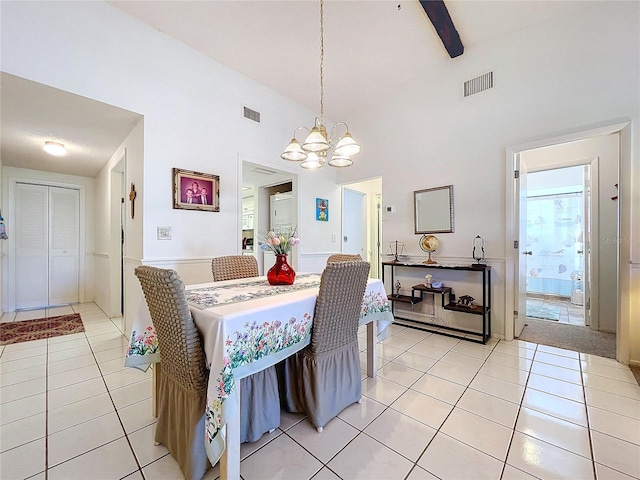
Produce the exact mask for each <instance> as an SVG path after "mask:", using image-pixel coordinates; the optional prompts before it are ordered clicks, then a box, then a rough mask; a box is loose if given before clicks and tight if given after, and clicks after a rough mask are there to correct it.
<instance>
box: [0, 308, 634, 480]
mask: <svg viewBox="0 0 640 480" xmlns="http://www.w3.org/2000/svg"><path fill="white" fill-rule="evenodd" d="M71 308H73V311H76V312H79V313H80V314H81V315H82V319H83V321H84V324H85V328H86V332H85V333H80V334H75V335H68V336H63V337H57V338H52V339H49V340H48V341H47V340H37V341H33V342H29V343H22V344H15V345H8V346H5V347H1V346H0V424H1V429H0V477H1V478H2V479H3V480H9V479H23V478H33V479H38V480H40V479H51V480H55V479H65V480H68V479H75V478H77V479H85V480H86V479H119V478H126V479H143V478H144V479H148V480H153V479H180V478H182V475H181V473H180V470H179V468H178V466H177V464H176V463H175V462H174V461H173V459H172V457H171V456H170V455H168V453H167V450H166V449H165V448H164V447H162V446H154V445H153V430H154V423H155V420H154V418H153V417H152V416H151V374H150V372H147V373H143V372H141V371H138V370H134V369H125V368H123V366H122V365H123V357H124V355H125V349H126V345H127V340H126V338H125V337H124V336H123V335H122V333H121V332H120V330H119V327H120V326H121V325H120V323H119V322H118V321H115V322H113V321H111V320H110V319H109V318H107V317H106V316H105V315H104V313H102V312H101V311H100V310H99V309H98V308H97V307H96V306H95V304H83V305H75V306H73V307H67V309H71ZM45 313H49V314H50V315H55V314H60V313H67V312H66V309H57V310H54V309H52V310H51V311H50V312H43V311H40V312H23V313H20V314H18V315H17V316H16V315H15V314H5V315H4V316H3V317H2V321H12V320H14V319H17V320H20V319H25V318H27V317H29V316H30V317H31V318H36V317H39V316H43V315H44V314H45ZM389 328H390V332H389V333H390V336H389V337H388V338H387V339H386V340H385V341H384V342H383V343H381V344H379V345H378V355H379V360H380V365H379V367H380V368H379V372H378V378H377V379H376V380H374V379H370V378H365V377H364V375H363V394H364V398H363V403H362V405H358V404H354V405H352V406H351V407H349V408H347V409H346V410H345V411H343V412H342V413H341V414H340V415H339V417H338V418H335V419H334V420H333V421H331V422H330V423H329V424H328V425H327V426H326V427H325V429H324V432H323V433H322V434H318V433H316V431H315V429H313V428H312V427H311V426H310V424H309V423H308V422H307V421H306V420H305V419H304V417H303V416H301V415H292V414H287V413H283V417H282V423H281V426H280V428H279V429H277V430H276V431H275V432H273V433H272V434H268V435H265V436H263V437H262V439H260V440H259V441H258V442H256V443H254V444H244V445H243V446H242V449H241V453H242V457H243V460H242V464H241V475H242V477H243V478H244V480H253V479H272V478H273V479H276V478H277V479H293V480H303V479H310V478H313V479H314V480H329V479H334V480H335V479H340V478H342V479H345V480H351V479H367V480H372V479H385V480H393V479H409V480H424V479H435V478H441V479H460V478H473V479H500V478H502V479H505V480H506V479H528V478H543V479H545V478H567V479H572V480H575V479H591V478H599V479H605V478H606V479H609V478H612V479H614V478H615V479H623V478H627V479H628V478H640V386H638V384H637V383H636V381H635V379H634V378H633V375H632V374H631V372H630V370H629V368H627V367H625V366H623V365H619V364H617V363H616V362H615V361H613V360H611V359H607V358H601V357H594V356H589V355H583V354H578V353H576V352H572V351H567V350H560V349H557V348H552V347H545V346H539V345H536V344H531V343H526V342H520V341H513V342H503V341H500V342H497V341H491V342H490V343H488V344H487V345H486V346H483V345H479V344H473V343H470V342H466V341H463V340H456V339H452V338H449V337H445V336H441V335H437V334H429V333H426V332H420V331H417V330H412V329H407V328H404V327H400V326H397V325H392V326H391V327H389ZM360 337H361V346H362V348H364V346H365V333H364V331H361V332H360ZM363 356H364V354H363ZM217 475H218V469H217V467H216V468H214V469H211V470H209V472H208V473H207V476H206V478H207V479H214V478H216V477H217Z"/></svg>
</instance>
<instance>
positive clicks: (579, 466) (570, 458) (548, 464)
mask: <svg viewBox="0 0 640 480" xmlns="http://www.w3.org/2000/svg"><path fill="white" fill-rule="evenodd" d="M507 463H508V464H509V465H511V466H513V467H515V468H518V469H520V470H523V471H525V472H527V473H529V474H531V475H533V476H535V477H538V478H557V479H567V480H575V479H577V478H580V479H587V478H593V464H592V462H591V460H590V459H588V458H585V457H583V456H581V455H577V454H575V453H572V452H569V451H567V450H564V449H562V448H559V447H556V446H554V445H551V444H549V443H546V442H543V441H542V440H538V439H537V438H534V437H531V436H529V435H525V434H523V433H520V432H515V433H514V434H513V440H512V442H511V448H510V449H509V455H508V456H507Z"/></svg>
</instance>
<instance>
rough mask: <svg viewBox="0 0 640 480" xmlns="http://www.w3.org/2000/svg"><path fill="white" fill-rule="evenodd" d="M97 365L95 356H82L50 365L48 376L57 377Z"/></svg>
mask: <svg viewBox="0 0 640 480" xmlns="http://www.w3.org/2000/svg"><path fill="white" fill-rule="evenodd" d="M95 364H96V360H95V358H93V355H80V356H77V357H71V358H67V359H65V360H60V361H58V362H51V363H49V367H48V374H49V375H56V374H58V373H64V372H68V371H70V370H76V369H78V368H82V367H89V366H92V365H95Z"/></svg>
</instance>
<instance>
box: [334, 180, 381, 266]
mask: <svg viewBox="0 0 640 480" xmlns="http://www.w3.org/2000/svg"><path fill="white" fill-rule="evenodd" d="M342 188H343V203H342V210H343V212H342V219H343V222H342V223H343V224H342V251H343V252H344V253H361V256H362V258H363V259H365V260H366V261H368V262H369V263H370V264H371V272H370V274H369V275H370V276H371V277H373V278H380V275H381V272H382V264H381V261H382V256H381V255H382V254H381V252H380V245H381V241H382V178H373V179H370V180H365V181H363V182H357V183H350V184H347V185H343V187H342ZM349 199H351V200H352V201H350V200H349ZM354 205H356V206H357V209H356V208H354ZM356 211H357V212H358V213H360V215H356V216H355V217H354V212H356ZM354 229H355V231H354ZM358 232H359V233H358ZM345 237H347V242H345V241H344V238H345ZM360 237H361V239H360ZM356 238H358V239H357V240H356ZM358 249H360V251H357V250H358Z"/></svg>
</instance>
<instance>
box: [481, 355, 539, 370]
mask: <svg viewBox="0 0 640 480" xmlns="http://www.w3.org/2000/svg"><path fill="white" fill-rule="evenodd" d="M487 363H497V364H499V365H503V366H505V367H510V368H517V369H518V370H524V371H525V372H528V371H529V370H531V364H532V363H533V361H532V360H529V359H528V358H524V357H517V356H515V355H510V354H508V353H501V352H498V351H494V352H492V353H491V355H489V356H488V357H487Z"/></svg>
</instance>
